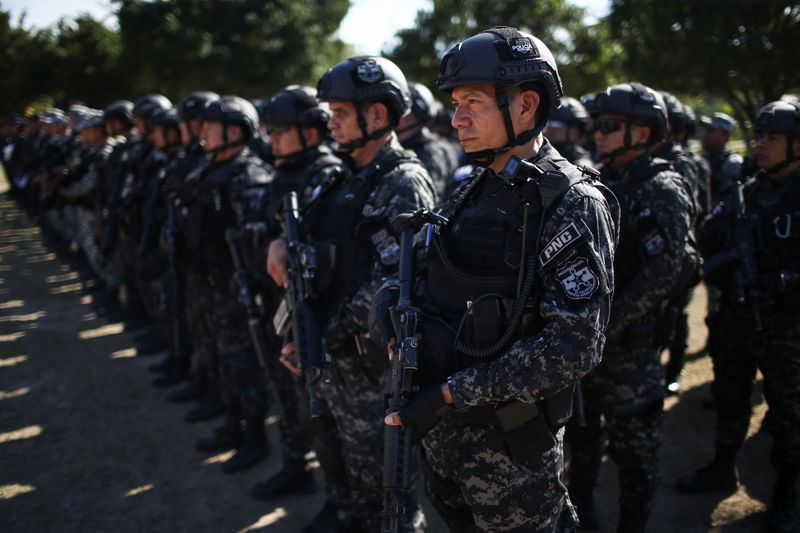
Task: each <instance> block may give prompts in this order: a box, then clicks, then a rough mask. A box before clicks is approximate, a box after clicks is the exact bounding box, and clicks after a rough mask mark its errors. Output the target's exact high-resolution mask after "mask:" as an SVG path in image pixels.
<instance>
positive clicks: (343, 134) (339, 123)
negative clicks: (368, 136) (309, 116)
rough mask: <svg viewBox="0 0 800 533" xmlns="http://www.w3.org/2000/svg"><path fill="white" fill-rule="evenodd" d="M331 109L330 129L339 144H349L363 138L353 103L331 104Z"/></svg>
mask: <svg viewBox="0 0 800 533" xmlns="http://www.w3.org/2000/svg"><path fill="white" fill-rule="evenodd" d="M330 109H331V118H330V120H328V129H329V130H331V135H333V139H334V140H335V141H336V142H337V143H339V144H347V143H349V142H352V141H355V140H358V139H360V138H361V137H362V134H361V129H360V128H359V127H358V118H357V114H356V106H355V104H353V102H331V103H330Z"/></svg>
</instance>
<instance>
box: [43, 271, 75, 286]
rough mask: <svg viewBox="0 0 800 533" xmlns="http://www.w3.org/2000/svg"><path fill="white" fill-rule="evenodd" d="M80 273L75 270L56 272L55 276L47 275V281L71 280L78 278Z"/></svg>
mask: <svg viewBox="0 0 800 533" xmlns="http://www.w3.org/2000/svg"><path fill="white" fill-rule="evenodd" d="M79 277H80V274H78V273H77V272H74V271H73V272H67V273H66V274H58V275H56V276H47V283H61V282H63V281H72V280H73V279H78V278H79Z"/></svg>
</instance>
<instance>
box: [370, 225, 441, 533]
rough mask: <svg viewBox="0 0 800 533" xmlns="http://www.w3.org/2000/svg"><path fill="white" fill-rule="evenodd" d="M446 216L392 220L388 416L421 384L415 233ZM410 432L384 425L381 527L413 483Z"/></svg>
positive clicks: (393, 527) (395, 522) (396, 521)
mask: <svg viewBox="0 0 800 533" xmlns="http://www.w3.org/2000/svg"><path fill="white" fill-rule="evenodd" d="M446 222H447V219H446V218H445V217H443V216H441V215H437V214H436V213H433V212H432V211H429V210H427V209H420V210H418V211H416V212H414V213H406V214H403V215H398V216H397V217H395V219H394V220H392V225H393V226H394V227H395V229H398V228H399V229H400V230H401V232H400V233H401V236H400V272H399V278H400V279H399V281H400V297H399V299H398V301H397V306H396V307H394V308H392V310H391V313H392V325H393V326H394V330H395V335H396V338H397V339H398V342H397V347H398V348H397V350H396V354H395V356H394V357H393V358H392V363H391V373H390V378H389V397H388V400H387V408H386V414H387V415H388V414H389V413H396V412H400V410H401V409H403V407H405V406H406V404H408V403H409V402H410V401H411V398H412V396H413V395H414V393H416V392H417V386H415V385H414V384H413V380H412V378H413V375H414V372H415V371H416V370H417V348H418V347H419V339H420V334H419V330H418V326H419V318H420V310H419V309H418V308H416V307H414V305H413V303H412V301H411V294H412V292H413V290H414V287H413V285H414V235H415V234H416V233H417V232H418V231H419V230H420V229H421V228H422V226H423V225H425V224H432V225H437V226H438V225H441V224H444V223H446ZM412 438H413V436H412V434H411V430H410V429H406V428H403V427H402V426H389V425H387V426H385V429H384V434H383V513H382V517H381V531H382V532H386V533H397V531H398V529H399V527H400V521H401V519H402V516H403V512H404V510H405V509H404V507H405V504H404V493H405V492H406V491H408V488H409V485H410V484H411V471H412V467H413V461H412V449H413V444H412Z"/></svg>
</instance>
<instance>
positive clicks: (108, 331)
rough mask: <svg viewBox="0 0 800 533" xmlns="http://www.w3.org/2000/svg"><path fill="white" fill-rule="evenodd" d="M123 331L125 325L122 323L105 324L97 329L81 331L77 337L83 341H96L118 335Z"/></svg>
mask: <svg viewBox="0 0 800 533" xmlns="http://www.w3.org/2000/svg"><path fill="white" fill-rule="evenodd" d="M123 331H125V325H124V324H123V323H122V322H117V323H115V324H106V325H105V326H100V327H99V328H94V329H87V330H86V331H81V332H80V333H78V337H79V338H81V339H84V340H86V339H96V338H97V337H107V336H108V335H119V334H120V333H122V332H123Z"/></svg>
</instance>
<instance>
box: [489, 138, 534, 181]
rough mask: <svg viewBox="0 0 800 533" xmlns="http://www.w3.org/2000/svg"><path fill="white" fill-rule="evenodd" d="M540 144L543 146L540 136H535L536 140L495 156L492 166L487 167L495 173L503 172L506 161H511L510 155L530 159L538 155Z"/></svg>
mask: <svg viewBox="0 0 800 533" xmlns="http://www.w3.org/2000/svg"><path fill="white" fill-rule="evenodd" d="M542 144H544V140H543V138H542V135H541V134H540V135H537V136H536V138H534V139H533V140H532V141H531V142H529V143H525V144H521V145H519V146H514V147H512V148H511V149H510V150H508V151H507V152H503V153H502V154H497V156H495V158H494V161H492V164H491V165H489V168H490V169H492V170H493V171H494V172H495V173H498V172H500V171H501V170H503V168H505V166H506V163H508V160H509V159H511V156H512V155H515V156H517V157H519V158H521V159H526V160H527V159H530V158H532V157H533V156H535V155H536V154H538V153H539V150H540V149H541V148H542Z"/></svg>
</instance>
